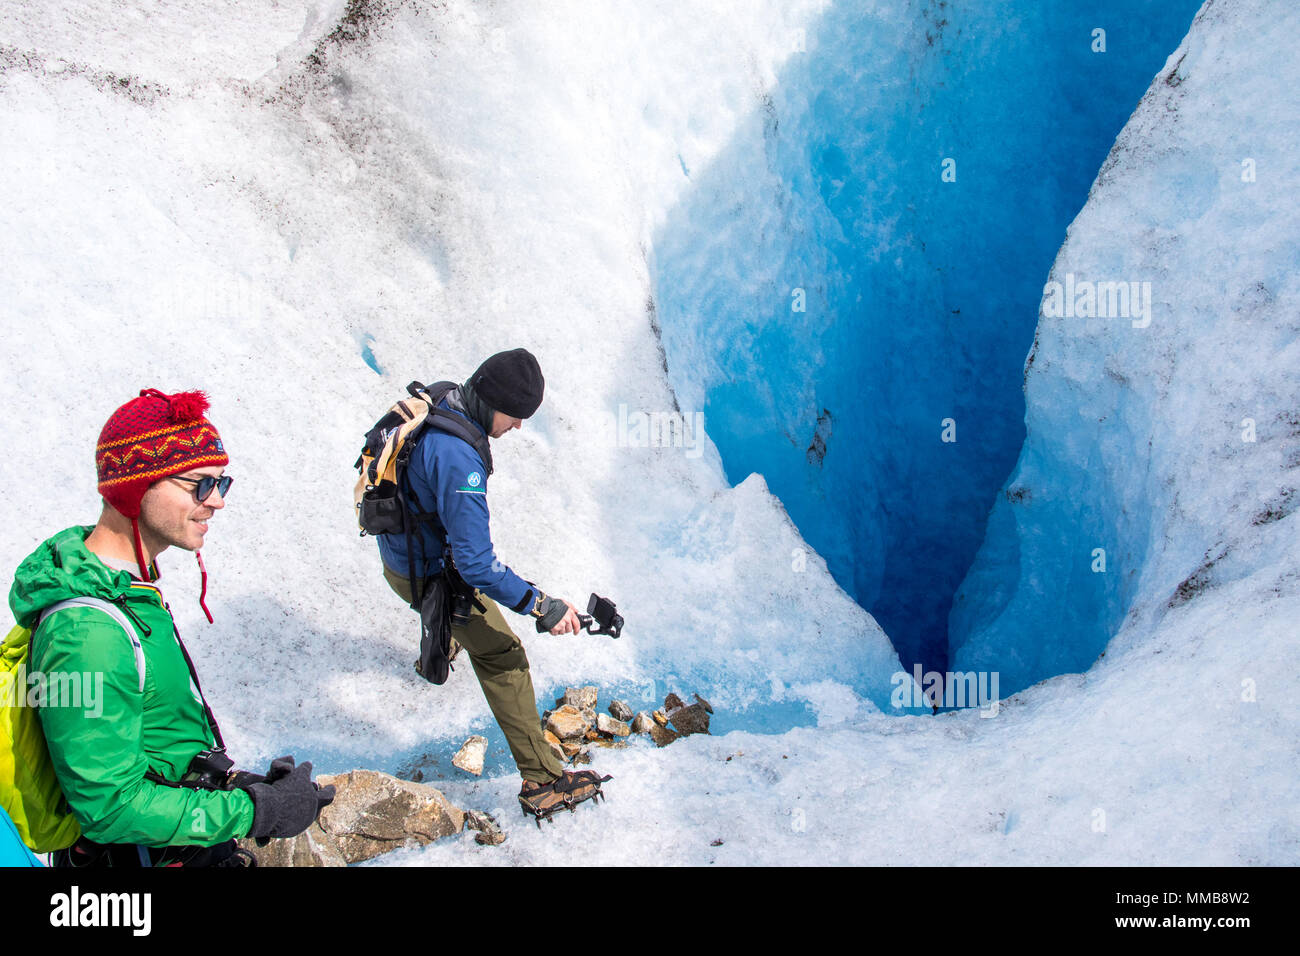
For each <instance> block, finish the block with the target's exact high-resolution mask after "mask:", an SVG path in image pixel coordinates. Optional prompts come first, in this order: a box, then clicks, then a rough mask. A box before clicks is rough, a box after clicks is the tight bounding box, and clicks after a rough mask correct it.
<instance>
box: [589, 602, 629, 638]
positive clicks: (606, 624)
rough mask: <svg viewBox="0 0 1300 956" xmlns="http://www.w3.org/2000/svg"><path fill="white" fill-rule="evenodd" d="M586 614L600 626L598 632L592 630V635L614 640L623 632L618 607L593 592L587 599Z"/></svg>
mask: <svg viewBox="0 0 1300 956" xmlns="http://www.w3.org/2000/svg"><path fill="white" fill-rule="evenodd" d="M587 613H588V614H589V615H591V617H592V618H593V619H594V620H595V622H596V623H597V624H599V625H600V630H598V631H596V630H593V631H591V633H592V634H608V635H610V636H611V637H615V638H616V637H618V635H619V633H620V632H621V631H622V630H623V618H622V617H620V616H619V613H618V606H617V605H616V604H614V602H613V601H611V600H610V599H609V598H606V597H601V596H600V595H598V594H596V593H595V592H594V591H593V592H592V595H591V597H589V598H588V599H587Z"/></svg>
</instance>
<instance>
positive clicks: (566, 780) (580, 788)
mask: <svg viewBox="0 0 1300 956" xmlns="http://www.w3.org/2000/svg"><path fill="white" fill-rule="evenodd" d="M612 779H613V778H612V777H610V776H609V775H608V774H607V775H605V776H603V777H602V776H601V775H600V774H598V773H596V772H595V771H594V770H566V771H564V773H562V774H561V775H560V776H558V777H556V778H555V779H554V780H552V781H551V782H550V783H531V782H529V783H526V784H524V786H523V788H522V789H521V790H520V791H519V805H520V806H521V807H523V811H524V816H530V815H531V816H532V817H533V819H534V820H536V821H537V825H538V826H539V827H540V826H541V825H542V820H544V819H545V820H549V819H550V818H551V817H552V816H553V815H554V814H556V813H559V812H560V811H561V810H569V811H572V810H573V808H574V807H576V806H577V805H578V804H580V803H583V802H584V801H587V800H590V799H592V798H593V797H599V798H600V799H601V800H603V799H605V795H604V794H603V793H601V791H600V785H601V784H602V783H604V782H605V781H606V780H612Z"/></svg>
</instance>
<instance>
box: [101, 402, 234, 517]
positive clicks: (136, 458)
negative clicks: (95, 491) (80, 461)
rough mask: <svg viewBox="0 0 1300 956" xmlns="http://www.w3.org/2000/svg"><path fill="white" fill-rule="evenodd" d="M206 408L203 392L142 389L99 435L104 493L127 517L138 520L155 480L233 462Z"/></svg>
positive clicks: (118, 411) (110, 419)
mask: <svg viewBox="0 0 1300 956" xmlns="http://www.w3.org/2000/svg"><path fill="white" fill-rule="evenodd" d="M207 410H208V398H207V396H206V395H204V394H203V393H202V392H180V393H178V394H176V395H164V394H163V393H162V392H160V391H158V390H157V389H156V388H146V389H143V390H141V392H140V397H139V398H133V399H131V401H129V402H127V403H126V404H125V405H123V406H122V407H121V408H119V409H118V410H117V411H115V412H114V413H113V415H112V417H110V418H109V420H108V422H107V423H106V424H105V425H104V428H103V430H102V431H101V432H100V433H99V444H98V445H97V446H96V447H95V467H96V469H97V470H98V471H99V493H100V494H101V495H103V496H104V499H105V500H106V501H107V502H108V503H109V504H111V505H112V506H113V507H114V508H116V509H117V510H118V511H120V512H122V514H124V515H126V516H127V517H128V518H138V517H139V516H140V499H141V498H143V497H144V493H145V492H146V491H148V490H149V486H150V485H152V484H154V482H157V481H161V480H162V479H164V478H169V477H171V476H172V475H179V474H182V473H184V472H187V471H189V470H190V469H191V468H201V467H203V466H205V465H228V464H230V459H229V458H228V457H226V449H225V446H224V445H222V443H221V436H220V435H218V434H217V430H216V429H215V428H214V427H213V426H212V423H211V422H210V421H208V420H207V419H206V418H204V417H203V413H204V412H206V411H207Z"/></svg>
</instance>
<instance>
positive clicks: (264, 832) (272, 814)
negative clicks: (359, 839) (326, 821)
mask: <svg viewBox="0 0 1300 956" xmlns="http://www.w3.org/2000/svg"><path fill="white" fill-rule="evenodd" d="M243 789H244V790H246V791H247V792H248V795H249V796H250V797H252V798H253V825H252V827H251V828H249V831H248V835H249V836H250V837H254V838H256V840H257V842H258V845H259V846H265V843H264V842H263V841H265V840H269V839H271V838H272V837H274V838H277V839H278V838H284V837H293V836H297V835H298V834H299V833H302V832H303V831H304V830H306V829H307V828H308V827H309V826H311V825H312V823H314V822H315V820H316V817H317V816H319V815H320V812H321V811H322V810H323V809H325V808H326V807H327V806H329V805H330V803H332V802H333V800H334V787H332V786H328V787H322V786H319V785H318V784H316V783H313V782H312V779H311V761H307V762H305V763H301V764H299V765H298V766H297V767H295V766H294V765H293V758H292V757H279V758H277V759H276V760H274V761H272V763H271V769H270V771H269V772H268V773H267V775H266V777H265V779H264V780H263V781H262V782H260V783H252V784H249V785H248V786H247V787H244V788H243Z"/></svg>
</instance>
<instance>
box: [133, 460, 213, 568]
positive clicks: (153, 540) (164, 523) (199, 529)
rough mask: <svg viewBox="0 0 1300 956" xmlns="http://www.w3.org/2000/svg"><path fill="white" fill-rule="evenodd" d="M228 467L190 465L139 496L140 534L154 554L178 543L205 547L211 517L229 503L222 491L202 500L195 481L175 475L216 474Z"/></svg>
mask: <svg viewBox="0 0 1300 956" xmlns="http://www.w3.org/2000/svg"><path fill="white" fill-rule="evenodd" d="M224 471H225V469H224V468H222V467H221V466H220V465H208V466H206V467H204V468H191V469H190V470H189V471H186V472H183V473H182V474H180V475H176V476H175V477H174V478H164V479H163V480H162V481H158V482H155V483H154V484H153V485H151V486H150V487H149V490H148V491H146V492H145V493H144V497H143V498H142V499H140V537H141V538H142V539H143V540H144V541H145V543H146V544H147V545H149V550H150V551H151V552H152V553H153V554H160V553H161V552H162V551H163V550H164V549H166V548H168V547H171V546H173V545H175V546H176V547H178V548H184V549H185V550H186V551H197V550H199V549H200V548H202V547H203V537H204V535H206V534H207V533H208V519H209V518H211V517H212V516H213V515H214V514H216V513H217V511H219V510H220V509H222V508H224V507H225V506H226V502H225V500H224V499H223V498H222V497H221V491H220V490H219V489H217V488H213V489H212V493H211V494H210V495H208V497H207V498H206V499H204V500H203V501H199V500H198V498H197V497H196V496H195V485H194V484H193V482H184V481H177V480H176V478H202V477H203V476H204V475H211V476H212V477H214V478H216V477H219V476H220V475H221V474H222V473H223V472H224Z"/></svg>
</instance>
